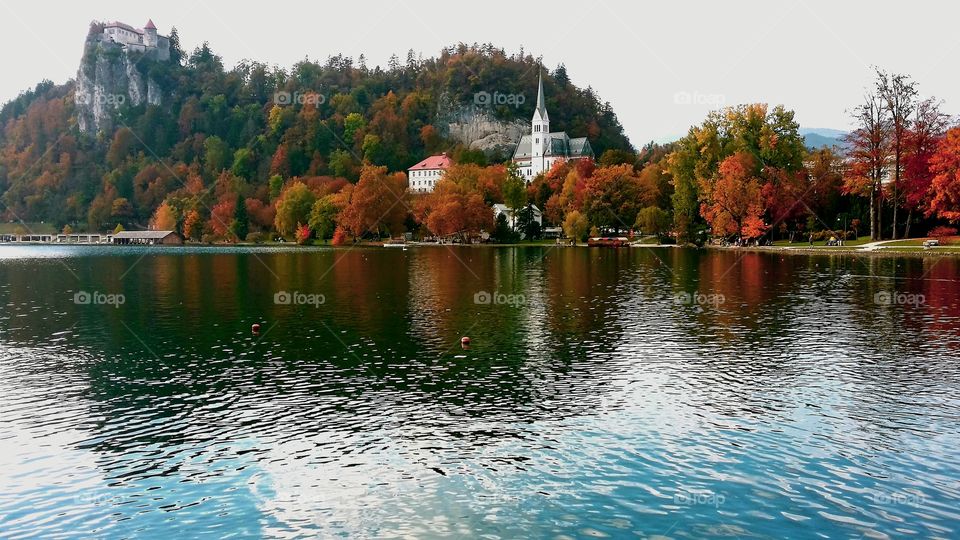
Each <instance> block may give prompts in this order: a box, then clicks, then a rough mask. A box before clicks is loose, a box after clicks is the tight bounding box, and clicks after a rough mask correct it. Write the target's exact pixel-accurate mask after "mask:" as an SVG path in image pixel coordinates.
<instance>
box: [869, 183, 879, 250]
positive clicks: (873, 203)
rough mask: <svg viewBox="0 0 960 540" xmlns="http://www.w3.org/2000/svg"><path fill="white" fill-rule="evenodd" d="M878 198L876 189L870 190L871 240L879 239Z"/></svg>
mask: <svg viewBox="0 0 960 540" xmlns="http://www.w3.org/2000/svg"><path fill="white" fill-rule="evenodd" d="M876 199H877V194H876V192H875V191H874V190H872V189H871V190H870V240H873V241H874V242H876V241H877V208H876Z"/></svg>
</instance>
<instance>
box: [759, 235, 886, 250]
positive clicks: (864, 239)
mask: <svg viewBox="0 0 960 540" xmlns="http://www.w3.org/2000/svg"><path fill="white" fill-rule="evenodd" d="M869 243H870V237H869V236H861V237H860V238H857V239H856V240H847V241H846V242H844V244H843V247H856V246H862V245H864V244H869ZM773 245H774V246H776V247H795V248H803V247H811V246H810V242H807V241H806V240H803V241H800V242H794V243H792V244H791V243H790V241H789V240H777V241H776V242H774V243H773ZM813 247H828V246H827V241H826V240H821V241H819V242H814V243H813ZM829 247H830V248H831V249H833V246H829Z"/></svg>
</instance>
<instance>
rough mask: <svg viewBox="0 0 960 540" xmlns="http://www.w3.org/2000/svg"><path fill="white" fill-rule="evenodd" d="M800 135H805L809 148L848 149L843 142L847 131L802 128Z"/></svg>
mask: <svg viewBox="0 0 960 540" xmlns="http://www.w3.org/2000/svg"><path fill="white" fill-rule="evenodd" d="M800 134H801V135H803V138H804V140H805V141H806V143H807V148H811V149H819V148H830V147H832V146H838V147H840V148H846V143H845V142H844V141H843V137H844V136H845V135H846V134H847V132H846V131H842V130H839V129H831V128H800Z"/></svg>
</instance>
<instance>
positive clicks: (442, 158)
mask: <svg viewBox="0 0 960 540" xmlns="http://www.w3.org/2000/svg"><path fill="white" fill-rule="evenodd" d="M451 165H453V160H451V159H450V157H449V156H447V154H446V152H444V153H443V154H440V155H437V156H430V157H428V158H427V159H425V160H423V161H421V162H420V163H417V164H416V165H414V166H413V167H410V168H409V169H407V189H409V190H410V191H412V192H414V193H430V192H431V191H433V188H434V187H435V186H436V185H437V182H439V181H440V179H441V178H443V176H444V175H445V174H446V173H447V169H449V168H450V166H451Z"/></svg>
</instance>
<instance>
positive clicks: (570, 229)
mask: <svg viewBox="0 0 960 540" xmlns="http://www.w3.org/2000/svg"><path fill="white" fill-rule="evenodd" d="M589 229H590V222H589V221H587V218H586V216H584V215H583V214H581V213H580V212H578V211H576V210H573V211H571V212H567V217H566V218H565V219H564V220H563V234H565V235H567V238H570V239H571V240H573V244H574V245H576V244H577V242H578V241H582V240H583V238H584V235H586V234H587V231H588V230H589Z"/></svg>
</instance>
